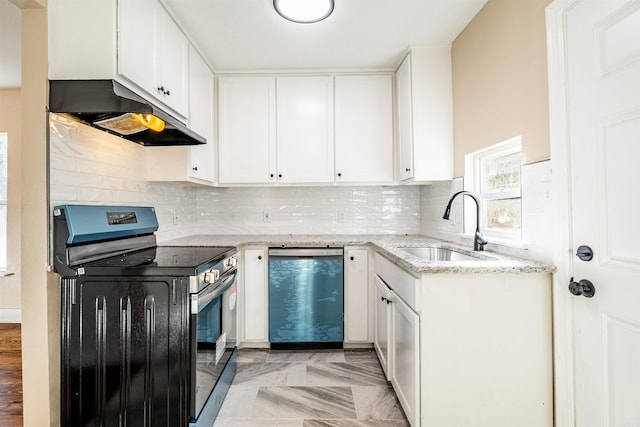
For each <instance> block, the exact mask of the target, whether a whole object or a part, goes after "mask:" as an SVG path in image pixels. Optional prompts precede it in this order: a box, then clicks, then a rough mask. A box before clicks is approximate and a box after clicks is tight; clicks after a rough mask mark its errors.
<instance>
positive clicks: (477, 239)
mask: <svg viewBox="0 0 640 427" xmlns="http://www.w3.org/2000/svg"><path fill="white" fill-rule="evenodd" d="M461 194H462V195H463V196H469V197H471V198H472V199H473V201H474V202H476V234H475V236H474V239H473V250H474V251H483V250H484V245H486V244H487V243H489V242H488V241H487V239H485V238H484V237H482V233H480V200H478V198H477V197H476V196H475V195H474V194H473V193H471V192H470V191H458V192H457V193H456V194H454V195H453V196H451V198H450V199H449V203H447V207H446V209H445V210H444V215H442V219H446V220H448V219H449V215H451V204H452V203H453V200H454V199H455V198H456V197H458V196H459V195H461Z"/></svg>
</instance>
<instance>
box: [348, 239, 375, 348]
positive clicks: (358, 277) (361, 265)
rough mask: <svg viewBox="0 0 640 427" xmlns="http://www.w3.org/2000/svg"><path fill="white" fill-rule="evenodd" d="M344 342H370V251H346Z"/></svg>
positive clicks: (353, 249) (349, 249)
mask: <svg viewBox="0 0 640 427" xmlns="http://www.w3.org/2000/svg"><path fill="white" fill-rule="evenodd" d="M344 288H345V289H344V303H345V310H344V341H345V342H348V343H353V342H365V343H366V342H370V341H369V305H368V304H367V301H369V251H368V250H367V249H356V248H345V250H344Z"/></svg>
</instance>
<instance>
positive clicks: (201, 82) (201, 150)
mask: <svg viewBox="0 0 640 427" xmlns="http://www.w3.org/2000/svg"><path fill="white" fill-rule="evenodd" d="M214 105H215V93H214V78H213V73H212V72H211V70H210V69H209V67H208V66H207V64H206V62H204V60H203V59H202V57H200V55H199V54H198V52H196V50H195V49H194V48H193V47H191V48H190V50H189V127H190V128H191V129H192V130H193V131H194V132H195V133H197V134H198V135H201V136H203V137H204V138H206V140H207V143H206V144H204V145H193V146H191V147H189V149H190V150H189V171H188V173H189V177H190V178H192V179H194V180H200V181H204V182H205V183H213V182H215V180H216V169H215V165H216V161H215V133H214V125H213V123H214V116H215V111H214Z"/></svg>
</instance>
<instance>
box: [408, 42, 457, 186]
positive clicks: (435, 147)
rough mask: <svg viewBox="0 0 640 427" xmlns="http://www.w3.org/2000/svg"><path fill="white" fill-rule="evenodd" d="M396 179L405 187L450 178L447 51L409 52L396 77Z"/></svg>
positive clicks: (450, 109)
mask: <svg viewBox="0 0 640 427" xmlns="http://www.w3.org/2000/svg"><path fill="white" fill-rule="evenodd" d="M396 103H397V104H396V107H397V115H398V116H397V123H398V133H397V137H398V173H399V178H400V179H401V180H403V181H407V182H415V181H437V180H449V179H452V178H453V101H452V81H451V48H450V46H446V47H428V48H425V47H420V48H413V49H412V50H411V52H410V53H409V54H408V55H407V57H406V58H405V59H404V61H403V62H402V64H401V65H400V67H399V68H398V70H397V73H396Z"/></svg>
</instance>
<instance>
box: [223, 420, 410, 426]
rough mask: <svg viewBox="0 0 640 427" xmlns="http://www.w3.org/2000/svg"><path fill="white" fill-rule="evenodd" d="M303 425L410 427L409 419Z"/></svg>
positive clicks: (311, 422)
mask: <svg viewBox="0 0 640 427" xmlns="http://www.w3.org/2000/svg"><path fill="white" fill-rule="evenodd" d="M216 427H217V426H216ZM302 427H409V422H408V421H407V420H375V421H366V420H304V424H302Z"/></svg>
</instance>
